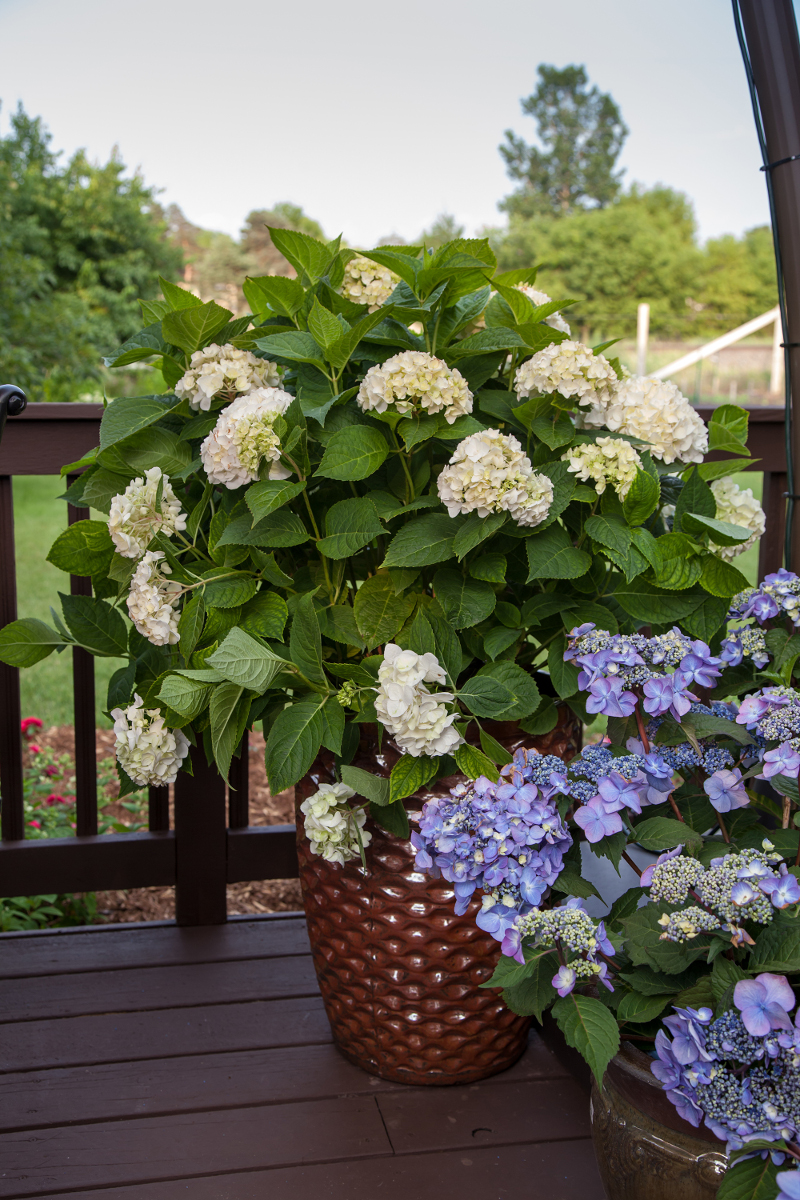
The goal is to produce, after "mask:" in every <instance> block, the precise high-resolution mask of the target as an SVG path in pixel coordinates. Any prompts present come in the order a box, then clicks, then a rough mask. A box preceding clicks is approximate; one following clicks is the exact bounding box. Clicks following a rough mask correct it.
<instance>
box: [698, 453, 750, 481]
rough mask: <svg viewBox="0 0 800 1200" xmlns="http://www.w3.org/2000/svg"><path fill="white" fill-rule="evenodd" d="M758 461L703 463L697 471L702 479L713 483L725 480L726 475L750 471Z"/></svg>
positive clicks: (738, 459)
mask: <svg viewBox="0 0 800 1200" xmlns="http://www.w3.org/2000/svg"><path fill="white" fill-rule="evenodd" d="M758 461H759V460H758V459H757V458H724V459H722V460H721V461H720V462H708V463H701V465H700V466H699V467H698V468H697V470H698V472H699V474H700V478H701V479H704V480H705V481H706V483H711V481H712V479H724V477H725V476H726V475H736V474H737V473H738V472H739V471H749V470H750V469H751V468H752V467H753V465H754V464H755V463H757V462H758Z"/></svg>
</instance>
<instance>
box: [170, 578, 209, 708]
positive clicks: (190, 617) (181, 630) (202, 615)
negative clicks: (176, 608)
mask: <svg viewBox="0 0 800 1200" xmlns="http://www.w3.org/2000/svg"><path fill="white" fill-rule="evenodd" d="M205 619H206V606H205V601H204V599H203V594H202V592H201V591H197V592H195V593H194V594H193V595H192V596H190V597H189V600H188V601H187V603H186V604H185V605H184V607H183V611H182V612H181V615H180V619H179V621H178V637H179V638H180V648H181V654H182V655H183V660H184V662H188V661H189V659H190V658H191V656H192V651H193V650H194V648H195V646H196V645H197V643H198V641H199V640H200V634H201V632H202V629H203V622H204V621H205ZM172 707H173V708H174V707H175V705H173V706H172Z"/></svg>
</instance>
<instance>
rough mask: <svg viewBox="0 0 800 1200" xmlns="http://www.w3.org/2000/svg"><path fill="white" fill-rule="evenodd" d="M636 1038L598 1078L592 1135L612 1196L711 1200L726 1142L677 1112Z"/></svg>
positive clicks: (613, 1198) (615, 1199) (723, 1167)
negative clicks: (636, 1046)
mask: <svg viewBox="0 0 800 1200" xmlns="http://www.w3.org/2000/svg"><path fill="white" fill-rule="evenodd" d="M650 1061H651V1060H650V1059H649V1058H648V1056H647V1055H646V1054H644V1053H643V1052H642V1051H641V1050H638V1049H636V1048H635V1047H634V1046H633V1045H631V1043H630V1042H623V1045H622V1049H621V1051H620V1053H619V1054H618V1055H617V1056H616V1057H615V1058H613V1059H612V1060H611V1062H610V1063H609V1065H608V1070H607V1071H606V1075H605V1078H604V1080H603V1087H602V1090H599V1089H598V1087H597V1084H596V1083H593V1084H592V1139H593V1141H594V1149H595V1154H596V1155H597V1163H598V1166H599V1168H600V1175H601V1177H602V1180H603V1185H604V1187H605V1189H606V1195H607V1197H608V1200H711V1198H712V1197H713V1196H715V1195H716V1193H717V1189H718V1188H719V1185H720V1183H721V1182H722V1177H723V1175H724V1174H725V1170H726V1167H727V1162H728V1160H727V1158H726V1156H725V1152H724V1147H725V1144H724V1142H721V1141H720V1140H719V1138H717V1137H715V1136H714V1134H713V1133H712V1132H711V1130H710V1129H706V1127H705V1126H701V1127H700V1128H699V1129H695V1128H694V1127H693V1126H692V1125H690V1124H689V1123H688V1122H687V1121H684V1120H683V1118H682V1117H680V1116H678V1112H677V1110H676V1108H675V1106H674V1105H673V1104H672V1103H671V1102H670V1101H669V1099H668V1098H667V1095H666V1092H664V1091H663V1089H662V1087H661V1084H660V1083H659V1081H658V1080H657V1079H656V1077H655V1076H654V1075H653V1074H652V1072H651V1070H650Z"/></svg>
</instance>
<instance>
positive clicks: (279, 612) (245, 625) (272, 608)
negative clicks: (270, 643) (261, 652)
mask: <svg viewBox="0 0 800 1200" xmlns="http://www.w3.org/2000/svg"><path fill="white" fill-rule="evenodd" d="M288 619H289V609H288V607H287V605H286V601H285V600H284V599H283V597H282V596H279V595H278V594H277V592H266V591H261V592H257V593H256V594H255V596H253V599H252V600H248V602H247V604H245V606H244V608H243V609H242V615H241V619H240V620H239V622H238V624H239V627H240V628H241V629H243V630H244V631H245V633H252V634H254V635H255V637H260V638H276V639H277V640H278V641H283V631H284V629H285V627H286V622H287V620H288Z"/></svg>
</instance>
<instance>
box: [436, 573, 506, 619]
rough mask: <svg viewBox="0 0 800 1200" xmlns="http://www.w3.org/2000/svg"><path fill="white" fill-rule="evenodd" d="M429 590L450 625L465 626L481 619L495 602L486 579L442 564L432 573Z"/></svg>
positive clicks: (488, 613) (490, 610) (489, 611)
mask: <svg viewBox="0 0 800 1200" xmlns="http://www.w3.org/2000/svg"><path fill="white" fill-rule="evenodd" d="M433 591H434V595H435V596H436V599H437V600H438V601H439V603H440V604H441V606H442V608H443V609H444V615H445V617H446V618H447V620H448V621H449V622H450V624H451V625H452V626H453V628H454V629H469V628H470V627H471V626H473V625H477V624H478V623H479V622H480V621H484V620H485V619H486V617H488V616H489V615H490V613H492V612H493V610H494V606H495V604H496V602H497V596H496V594H495V591H494V588H493V587H492V586H491V584H489V583H484V582H482V581H480V580H477V579H470V578H469V577H467V576H465V575H462V574H461V572H459V571H453V570H451V569H448V568H442V569H440V570H438V571H437V572H436V574H435V575H434V577H433Z"/></svg>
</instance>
